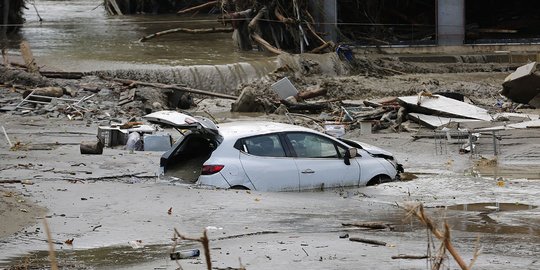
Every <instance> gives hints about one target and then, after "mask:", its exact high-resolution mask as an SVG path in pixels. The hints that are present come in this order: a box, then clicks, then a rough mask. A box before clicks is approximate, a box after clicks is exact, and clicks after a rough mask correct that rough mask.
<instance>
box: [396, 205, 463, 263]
mask: <svg viewBox="0 0 540 270" xmlns="http://www.w3.org/2000/svg"><path fill="white" fill-rule="evenodd" d="M406 209H407V210H408V215H409V216H416V217H417V218H418V220H420V222H421V223H422V224H424V225H425V226H426V227H427V228H428V229H429V230H430V231H431V233H432V234H433V235H434V236H435V237H436V238H437V239H439V240H441V241H443V244H444V247H445V248H446V249H447V250H448V252H450V254H451V255H452V257H454V260H456V262H457V264H458V265H459V267H460V268H461V269H462V270H469V269H470V268H469V266H467V264H465V261H464V260H463V258H461V256H459V254H458V252H457V250H456V248H455V247H454V245H452V242H450V228H449V226H448V224H447V223H445V230H446V231H445V232H444V233H442V232H441V231H440V230H439V229H437V228H436V225H435V223H434V222H433V221H432V220H431V219H430V218H429V217H428V216H426V214H425V212H424V206H423V205H422V204H419V205H416V206H409V207H407V208H406Z"/></svg>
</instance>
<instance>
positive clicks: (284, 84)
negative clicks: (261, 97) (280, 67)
mask: <svg viewBox="0 0 540 270" xmlns="http://www.w3.org/2000/svg"><path fill="white" fill-rule="evenodd" d="M271 87H272V90H274V92H276V94H278V96H279V98H281V99H287V98H288V97H294V96H296V95H298V90H297V89H296V87H294V85H293V84H292V83H291V81H290V80H289V78H287V77H285V78H283V79H281V80H279V81H277V82H275V83H274V84H272V86H271Z"/></svg>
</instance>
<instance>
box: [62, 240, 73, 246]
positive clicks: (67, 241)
mask: <svg viewBox="0 0 540 270" xmlns="http://www.w3.org/2000/svg"><path fill="white" fill-rule="evenodd" d="M73 240H75V238H71V239H68V240H66V241H64V243H65V244H66V245H70V246H71V245H73Z"/></svg>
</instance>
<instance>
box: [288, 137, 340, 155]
mask: <svg viewBox="0 0 540 270" xmlns="http://www.w3.org/2000/svg"><path fill="white" fill-rule="evenodd" d="M287 139H288V140H289V141H290V143H291V145H292V147H293V150H294V152H295V153H296V156H297V157H302V158H341V157H343V156H344V155H345V151H346V149H345V148H343V147H341V146H337V145H336V144H335V143H334V142H333V141H332V140H330V139H328V138H325V137H322V136H319V135H316V134H310V133H289V134H287Z"/></svg>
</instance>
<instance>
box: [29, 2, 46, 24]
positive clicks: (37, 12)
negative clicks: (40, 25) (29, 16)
mask: <svg viewBox="0 0 540 270" xmlns="http://www.w3.org/2000/svg"><path fill="white" fill-rule="evenodd" d="M30 5H32V6H33V7H34V9H35V10H36V14H37V16H38V18H39V21H40V22H42V21H43V18H41V16H40V15H39V11H38V10H37V7H36V3H35V1H32V2H30Z"/></svg>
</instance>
